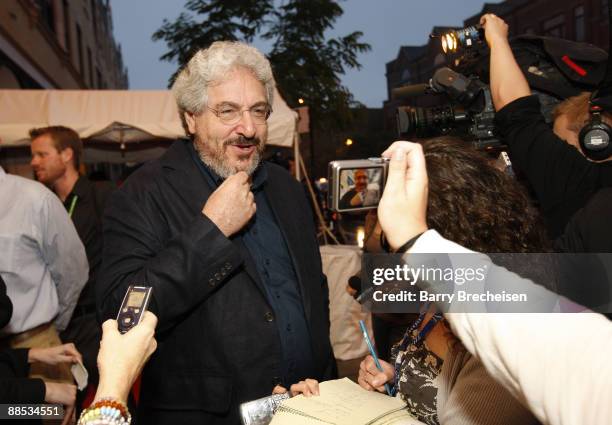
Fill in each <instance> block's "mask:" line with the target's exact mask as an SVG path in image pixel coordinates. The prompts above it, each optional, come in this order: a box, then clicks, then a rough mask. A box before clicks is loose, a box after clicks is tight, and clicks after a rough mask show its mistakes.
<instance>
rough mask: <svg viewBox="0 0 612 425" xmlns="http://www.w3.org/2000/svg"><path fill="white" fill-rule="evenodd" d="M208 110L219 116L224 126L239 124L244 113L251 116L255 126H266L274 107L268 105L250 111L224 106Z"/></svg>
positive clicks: (254, 107)
mask: <svg viewBox="0 0 612 425" xmlns="http://www.w3.org/2000/svg"><path fill="white" fill-rule="evenodd" d="M207 108H208V109H209V110H210V111H211V112H212V113H213V114H215V115H216V116H217V118H219V119H220V120H221V122H223V123H224V124H237V123H238V121H240V119H241V118H242V114H243V113H244V112H248V113H249V114H250V115H251V119H252V120H253V122H254V123H255V124H265V123H266V121H267V119H268V117H269V116H270V114H271V113H272V107H271V106H270V105H268V104H261V105H255V106H253V107H252V108H250V109H240V108H238V107H236V106H233V105H222V106H220V107H219V108H218V109H214V108H211V107H209V106H207Z"/></svg>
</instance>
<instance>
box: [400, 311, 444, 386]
mask: <svg viewBox="0 0 612 425" xmlns="http://www.w3.org/2000/svg"><path fill="white" fill-rule="evenodd" d="M429 306H430V303H427V304H425V305H424V306H423V311H422V312H421V314H420V315H419V318H418V319H417V320H416V321H415V322H414V323H413V324H412V326H410V327H409V328H408V330H407V331H406V333H405V334H404V337H403V338H402V341H401V342H400V344H399V347H398V350H397V356H396V358H395V382H394V385H393V393H396V392H397V391H399V379H400V372H401V368H402V361H403V360H404V358H403V357H404V356H400V353H401V352H405V351H406V350H407V349H408V345H410V344H412V345H418V344H420V343H421V341H423V339H425V337H426V336H427V334H428V333H429V332H431V330H432V329H433V327H434V326H435V325H436V323H438V322H439V321H440V320H442V313H440V312H439V311H438V312H436V313H434V315H433V316H431V319H429V321H428V322H427V323H426V324H425V326H423V329H421V330H420V331H419V333H418V334H417V335H416V336H412V334H413V333H414V331H415V330H417V329H418V328H419V326H421V323H423V320H425V316H426V315H427V312H428V311H429Z"/></svg>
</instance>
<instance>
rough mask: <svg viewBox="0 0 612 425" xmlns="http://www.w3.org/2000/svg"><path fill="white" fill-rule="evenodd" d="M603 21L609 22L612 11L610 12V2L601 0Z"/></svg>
mask: <svg viewBox="0 0 612 425" xmlns="http://www.w3.org/2000/svg"><path fill="white" fill-rule="evenodd" d="M600 13H601V19H602V20H604V21H606V22H607V21H608V17H609V16H610V11H609V10H608V0H601V9H600Z"/></svg>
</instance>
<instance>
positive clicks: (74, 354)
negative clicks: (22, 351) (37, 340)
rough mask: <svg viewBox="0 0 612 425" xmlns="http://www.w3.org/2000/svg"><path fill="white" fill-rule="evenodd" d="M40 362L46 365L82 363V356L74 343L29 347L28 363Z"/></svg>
mask: <svg viewBox="0 0 612 425" xmlns="http://www.w3.org/2000/svg"><path fill="white" fill-rule="evenodd" d="M34 362H41V363H45V364H48V365H57V364H60V363H83V357H82V356H81V353H79V352H78V351H77V349H76V347H75V346H74V344H72V343H70V344H63V345H58V346H56V347H50V348H30V350H29V351H28V363H34Z"/></svg>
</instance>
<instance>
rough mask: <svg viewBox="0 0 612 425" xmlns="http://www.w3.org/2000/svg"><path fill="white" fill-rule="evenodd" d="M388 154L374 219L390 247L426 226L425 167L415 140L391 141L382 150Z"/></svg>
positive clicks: (401, 242)
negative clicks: (383, 182)
mask: <svg viewBox="0 0 612 425" xmlns="http://www.w3.org/2000/svg"><path fill="white" fill-rule="evenodd" d="M382 156H383V157H385V158H391V161H390V163H389V174H388V176H387V183H386V185H385V191H384V192H383V196H382V198H381V200H380V204H379V205H378V222H379V223H380V226H381V228H382V230H383V232H384V234H385V238H386V239H387V242H388V243H389V246H390V247H391V248H392V249H397V248H399V247H401V246H402V245H403V244H405V243H406V242H407V241H409V240H410V239H412V238H413V237H415V236H416V235H418V234H419V233H423V232H425V231H426V230H427V219H426V213H427V190H428V181H427V169H426V168H425V156H424V155H423V148H422V147H421V145H420V144H418V143H412V142H395V143H393V144H392V145H391V146H390V147H389V148H388V149H387V150H386V151H385V152H383V154H382Z"/></svg>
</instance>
